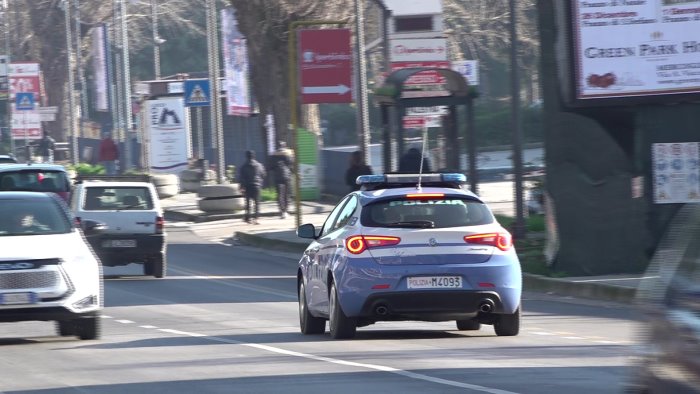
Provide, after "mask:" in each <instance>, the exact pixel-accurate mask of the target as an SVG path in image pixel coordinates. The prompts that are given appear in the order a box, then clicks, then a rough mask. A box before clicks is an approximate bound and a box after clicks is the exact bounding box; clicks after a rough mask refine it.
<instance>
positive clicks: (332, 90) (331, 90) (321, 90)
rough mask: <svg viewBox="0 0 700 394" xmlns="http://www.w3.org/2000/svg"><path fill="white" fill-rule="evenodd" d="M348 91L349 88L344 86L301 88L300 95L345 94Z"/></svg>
mask: <svg viewBox="0 0 700 394" xmlns="http://www.w3.org/2000/svg"><path fill="white" fill-rule="evenodd" d="M349 91H350V88H349V87H347V86H345V85H336V86H305V87H304V88H302V90H301V93H302V94H345V93H347V92H349Z"/></svg>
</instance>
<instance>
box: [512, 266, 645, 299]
mask: <svg viewBox="0 0 700 394" xmlns="http://www.w3.org/2000/svg"><path fill="white" fill-rule="evenodd" d="M523 290H524V291H534V292H539V293H554V294H557V295H562V296H571V297H579V298H589V299H594V300H601V301H612V302H620V303H630V302H632V301H633V300H634V298H635V295H636V293H637V289H636V288H633V287H623V286H615V285H609V284H605V283H592V282H572V281H567V280H565V279H558V278H549V277H546V276H542V275H534V274H526V273H524V274H523Z"/></svg>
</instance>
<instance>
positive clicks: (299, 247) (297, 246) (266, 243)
mask: <svg viewBox="0 0 700 394" xmlns="http://www.w3.org/2000/svg"><path fill="white" fill-rule="evenodd" d="M233 237H234V239H238V241H240V242H242V243H244V244H246V245H248V246H254V247H259V248H265V249H269V250H276V251H278V252H288V253H298V254H299V256H301V254H302V253H304V250H306V247H307V246H309V245H308V244H307V243H301V242H291V241H284V240H281V239H271V238H265V237H262V236H260V235H257V234H249V233H244V232H238V231H236V232H235V233H234V234H233Z"/></svg>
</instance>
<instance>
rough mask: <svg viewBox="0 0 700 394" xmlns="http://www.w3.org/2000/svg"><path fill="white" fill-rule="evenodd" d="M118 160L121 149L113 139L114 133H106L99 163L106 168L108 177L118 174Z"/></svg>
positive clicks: (101, 144)
mask: <svg viewBox="0 0 700 394" xmlns="http://www.w3.org/2000/svg"><path fill="white" fill-rule="evenodd" d="M117 160H119V148H118V147H117V144H116V143H115V142H114V140H113V139H112V133H109V132H107V133H105V134H104V136H103V138H102V142H100V153H99V161H100V162H101V163H102V165H103V166H104V167H105V170H106V172H107V175H116V174H117Z"/></svg>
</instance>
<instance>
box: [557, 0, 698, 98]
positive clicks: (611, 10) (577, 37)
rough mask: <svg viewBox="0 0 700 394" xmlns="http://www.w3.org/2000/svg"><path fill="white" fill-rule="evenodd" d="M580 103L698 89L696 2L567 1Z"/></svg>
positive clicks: (652, 96)
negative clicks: (569, 4) (569, 2)
mask: <svg viewBox="0 0 700 394" xmlns="http://www.w3.org/2000/svg"><path fill="white" fill-rule="evenodd" d="M572 1H573V2H572V3H571V9H570V13H571V29H572V30H571V38H572V41H573V45H572V48H573V54H572V62H573V68H574V69H573V71H574V77H573V79H574V82H573V83H574V86H573V92H572V94H573V98H574V100H575V101H578V102H579V103H581V102H585V101H590V102H596V101H597V102H598V103H601V104H602V102H601V101H606V102H608V101H610V99H618V100H625V99H629V98H646V99H647V101H648V100H650V99H653V98H654V97H657V99H658V97H661V96H666V97H668V96H669V95H679V94H692V93H700V37H698V35H697V32H698V31H700V0H638V1H586V0H572Z"/></svg>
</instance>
